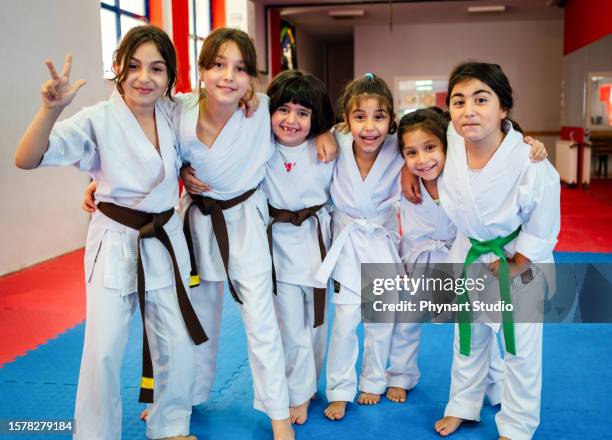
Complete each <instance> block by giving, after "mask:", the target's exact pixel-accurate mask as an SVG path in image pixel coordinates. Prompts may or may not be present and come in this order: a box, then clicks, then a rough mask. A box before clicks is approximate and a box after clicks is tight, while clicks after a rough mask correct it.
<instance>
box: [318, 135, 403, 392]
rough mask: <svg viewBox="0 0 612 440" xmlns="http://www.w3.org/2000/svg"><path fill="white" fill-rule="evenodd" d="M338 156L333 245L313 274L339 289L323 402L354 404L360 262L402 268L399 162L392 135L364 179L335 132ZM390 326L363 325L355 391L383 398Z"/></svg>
mask: <svg viewBox="0 0 612 440" xmlns="http://www.w3.org/2000/svg"><path fill="white" fill-rule="evenodd" d="M335 136H336V140H337V142H338V145H339V156H338V159H337V163H336V168H335V170H334V174H333V180H332V185H331V196H332V200H333V201H334V205H335V210H334V213H333V221H332V230H333V236H334V238H333V243H332V247H331V249H330V250H329V252H328V253H327V257H326V258H325V261H324V262H323V264H322V266H321V268H320V269H319V271H318V272H317V275H316V280H317V281H319V282H323V281H325V280H327V278H328V277H329V275H330V274H331V275H332V278H333V279H335V280H337V281H338V282H339V283H340V284H341V289H340V292H339V293H337V294H334V296H333V299H332V301H333V302H334V319H333V321H332V331H331V337H330V346H329V354H328V359H327V391H326V394H327V399H328V400H329V401H348V402H350V401H352V400H353V399H354V398H355V394H356V388H357V374H356V370H355V363H356V361H357V355H358V353H359V347H358V339H357V334H356V329H357V326H358V325H359V322H361V308H360V306H361V275H360V274H361V263H400V258H399V254H398V245H399V234H398V223H397V204H398V202H399V199H400V181H399V172H400V170H401V168H402V165H403V160H402V158H401V156H400V153H399V149H398V148H397V143H396V142H397V141H396V138H395V137H394V136H388V137H387V139H386V141H385V142H384V144H383V145H382V147H381V150H380V152H379V154H378V157H377V158H376V161H375V162H374V165H373V166H372V169H371V170H370V172H369V173H368V176H367V177H366V179H365V180H363V179H362V178H361V175H360V173H359V169H358V168H357V163H356V161H355V156H354V154H353V147H352V144H353V138H352V136H351V135H350V134H344V133H341V132H339V131H336V132H335ZM392 331H393V321H391V322H388V323H370V324H368V323H366V324H364V339H365V340H364V354H363V364H362V372H361V378H360V383H359V389H360V390H361V391H364V392H368V393H373V394H382V393H384V391H385V389H386V386H387V383H386V378H385V368H386V363H387V358H388V355H389V348H390V344H391V332H392Z"/></svg>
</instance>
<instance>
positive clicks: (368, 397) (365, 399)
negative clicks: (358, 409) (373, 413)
mask: <svg viewBox="0 0 612 440" xmlns="http://www.w3.org/2000/svg"><path fill="white" fill-rule="evenodd" d="M378 402H380V394H372V393H361V394H360V395H359V397H358V398H357V403H358V404H360V405H376V404H377V403H378Z"/></svg>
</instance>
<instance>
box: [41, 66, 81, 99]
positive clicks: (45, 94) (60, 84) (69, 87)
mask: <svg viewBox="0 0 612 440" xmlns="http://www.w3.org/2000/svg"><path fill="white" fill-rule="evenodd" d="M45 64H46V65H47V68H48V69H49V73H50V74H51V79H50V80H48V81H46V82H45V83H44V84H43V85H42V87H41V88H40V93H41V94H42V99H43V106H44V107H45V108H48V109H51V108H57V109H62V108H64V107H66V106H67V105H68V104H70V103H71V102H72V100H73V99H74V97H75V96H76V94H77V92H78V91H79V89H80V88H81V87H83V85H85V81H83V80H82V79H79V80H77V81H75V82H74V83H72V84H70V68H71V66H72V55H66V62H65V63H64V70H63V71H62V75H61V76H59V75H58V74H57V72H56V71H55V67H54V66H53V62H52V61H51V60H47V61H45Z"/></svg>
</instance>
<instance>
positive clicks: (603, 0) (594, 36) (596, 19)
mask: <svg viewBox="0 0 612 440" xmlns="http://www.w3.org/2000/svg"><path fill="white" fill-rule="evenodd" d="M611 33H612V1H610V0H570V1H569V2H568V3H567V5H566V6H565V19H564V22H563V54H564V55H567V54H569V53H571V52H573V51H575V50H577V49H580V48H581V47H584V46H587V45H588V44H590V43H593V42H594V41H597V40H599V39H600V38H603V37H605V36H606V35H609V34H611Z"/></svg>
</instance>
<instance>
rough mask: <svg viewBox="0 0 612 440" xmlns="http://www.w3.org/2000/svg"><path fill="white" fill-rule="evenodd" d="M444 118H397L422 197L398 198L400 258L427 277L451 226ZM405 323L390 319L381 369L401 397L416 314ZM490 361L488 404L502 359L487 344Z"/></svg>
mask: <svg viewBox="0 0 612 440" xmlns="http://www.w3.org/2000/svg"><path fill="white" fill-rule="evenodd" d="M448 123H449V120H448V119H447V117H446V116H445V115H444V113H443V112H442V110H441V109H439V108H437V107H432V108H427V109H420V110H416V111H414V112H411V113H408V114H407V115H405V116H404V117H402V119H401V120H400V122H399V126H398V130H397V139H398V146H399V149H400V151H401V153H402V156H403V157H404V160H405V162H406V167H407V170H408V171H409V172H410V173H412V174H413V175H414V176H417V177H418V179H419V182H418V183H419V185H420V189H421V194H423V201H422V203H421V204H416V203H411V202H409V201H408V200H407V199H406V198H405V197H402V198H401V201H400V222H401V228H402V237H401V241H400V257H401V259H402V263H403V264H404V265H405V266H406V272H407V274H408V275H409V276H411V277H414V278H418V277H420V276H421V275H425V276H427V275H428V273H429V271H430V270H432V269H433V268H434V266H435V265H436V264H440V263H448V257H449V250H450V247H451V245H452V243H453V241H454V239H455V234H456V229H455V226H454V224H453V223H452V222H451V220H450V219H449V218H448V216H447V215H446V213H445V212H444V210H443V209H442V207H441V206H440V201H439V196H438V184H437V181H438V177H439V176H440V175H441V173H442V170H443V169H444V162H445V160H446V129H447V127H448ZM407 318H408V319H410V320H411V321H409V322H399V320H398V322H396V324H395V328H394V329H393V337H392V341H391V352H390V354H389V368H388V369H387V386H388V387H389V389H388V390H387V398H388V399H389V400H392V401H394V402H400V403H401V402H405V401H406V391H407V390H410V389H412V388H414V387H415V386H416V384H417V383H418V381H419V378H420V371H419V368H418V365H417V357H418V350H419V344H420V338H421V324H420V322H418V319H420V316H417V315H416V314H412V315H410V316H408V317H407ZM490 351H491V360H490V369H489V374H488V378H487V381H488V384H487V390H486V395H487V397H488V399H489V402H490V403H491V404H492V405H497V404H499V402H500V395H501V384H502V382H503V370H502V368H503V363H502V361H501V358H500V355H499V349H498V347H497V344H491V350H490Z"/></svg>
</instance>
